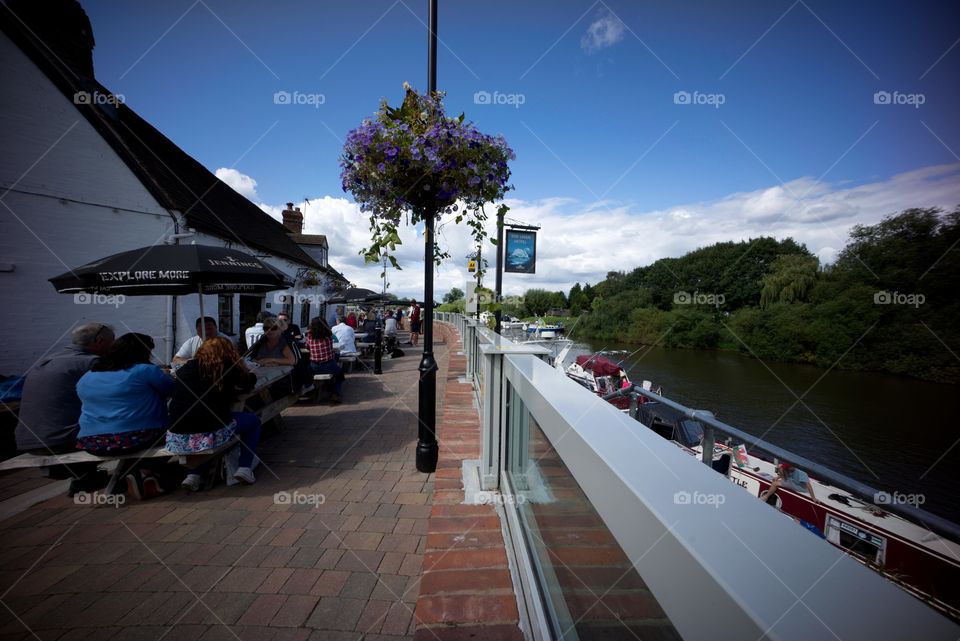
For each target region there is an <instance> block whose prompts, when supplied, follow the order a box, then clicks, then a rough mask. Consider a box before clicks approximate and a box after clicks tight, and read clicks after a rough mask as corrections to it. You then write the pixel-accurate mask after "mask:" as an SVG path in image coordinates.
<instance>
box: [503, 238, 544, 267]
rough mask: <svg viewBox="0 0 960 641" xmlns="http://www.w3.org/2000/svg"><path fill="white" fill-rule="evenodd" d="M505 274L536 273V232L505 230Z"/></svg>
mask: <svg viewBox="0 0 960 641" xmlns="http://www.w3.org/2000/svg"><path fill="white" fill-rule="evenodd" d="M505 253H506V261H505V263H506V264H505V265H504V268H503V271H505V272H513V273H515V274H535V273H536V272H537V232H535V231H520V230H518V229H508V230H507V246H506V248H505Z"/></svg>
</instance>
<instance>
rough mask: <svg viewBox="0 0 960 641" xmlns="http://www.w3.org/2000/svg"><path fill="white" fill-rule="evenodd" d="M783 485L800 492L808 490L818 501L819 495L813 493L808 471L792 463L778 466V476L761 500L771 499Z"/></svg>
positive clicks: (815, 501) (811, 496)
mask: <svg viewBox="0 0 960 641" xmlns="http://www.w3.org/2000/svg"><path fill="white" fill-rule="evenodd" d="M781 487H786V488H787V489H790V490H793V491H794V492H798V493H802V492H808V493H809V494H810V498H812V499H813V502H814V503H818V501H817V496H816V494H814V493H813V485H811V484H810V477H809V476H807V473H806V472H804V471H803V470H801V469H800V468H797V467H794V466H793V465H791V464H790V463H781V464H780V465H778V466H777V478H776V479H775V480H774V481H773V483H771V484H770V487H769V488H767V490H766V491H764V492H762V493H761V494H760V500H761V501H769V500H770V499H772V498H773V497H774V495H775V494H776V493H777V490H779V489H780V488H781Z"/></svg>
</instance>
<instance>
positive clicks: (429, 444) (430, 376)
mask: <svg viewBox="0 0 960 641" xmlns="http://www.w3.org/2000/svg"><path fill="white" fill-rule="evenodd" d="M429 23H430V24H429V33H428V34H427V95H428V96H431V97H432V96H433V95H434V94H435V93H436V91H437V0H430V17H429ZM425 213H426V214H427V215H426V216H425V220H424V232H423V233H424V236H425V239H424V240H425V242H424V249H423V306H424V309H423V358H422V359H421V360H420V367H419V370H420V386H419V397H420V398H419V407H418V410H419V427H418V430H417V470H419V471H420V472H426V473H432V472H435V471H436V469H437V457H438V456H439V448H438V446H437V361H436V360H435V359H434V357H433V243H434V238H433V229H434V218H435V217H436V214H437V212H436V211H429V212H425Z"/></svg>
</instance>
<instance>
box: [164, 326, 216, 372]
mask: <svg viewBox="0 0 960 641" xmlns="http://www.w3.org/2000/svg"><path fill="white" fill-rule="evenodd" d="M201 320H202V321H203V327H202V328H201V326H200V321H201ZM201 329H202V330H203V332H206V337H207V338H213V337H214V336H216V335H217V321H216V320H214V319H213V318H212V317H210V316H204V317H203V318H202V319H201V318H198V319H197V335H196V336H191V337H190V338H188V339H187V340H186V341H185V342H184V343H183V345H181V346H180V349H178V350H177V353H176V355H175V356H174V357H173V364H174V365H183V364H184V363H186V362H187V361H188V360H190V359H191V358H193V356H194V354H196V353H197V350H198V349H199V348H200V343H202V342H203V336H202V335H201V333H202V332H201Z"/></svg>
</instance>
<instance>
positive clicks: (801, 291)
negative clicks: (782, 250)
mask: <svg viewBox="0 0 960 641" xmlns="http://www.w3.org/2000/svg"><path fill="white" fill-rule="evenodd" d="M819 266H820V261H819V260H817V258H816V257H815V256H803V255H800V254H788V255H785V256H780V257H779V258H777V259H776V260H774V261H773V265H771V267H770V273H768V274H767V275H766V276H764V277H763V280H762V281H761V282H762V283H763V288H762V289H761V290H760V307H762V308H764V309H766V308H767V307H768V306H769V305H772V304H773V303H799V302H801V301H804V300H806V299H807V295H808V294H809V293H810V290H811V289H813V285H814V283H816V282H817V267H819Z"/></svg>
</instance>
